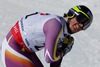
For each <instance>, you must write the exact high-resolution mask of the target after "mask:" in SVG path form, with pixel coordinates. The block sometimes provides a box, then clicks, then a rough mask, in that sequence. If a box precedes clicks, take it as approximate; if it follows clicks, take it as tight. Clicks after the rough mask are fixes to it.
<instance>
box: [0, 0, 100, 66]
mask: <svg viewBox="0 0 100 67" xmlns="http://www.w3.org/2000/svg"><path fill="white" fill-rule="evenodd" d="M99 3H100V2H99V0H0V48H1V44H2V41H3V39H4V38H5V36H6V34H7V32H8V31H9V29H10V28H11V27H12V26H13V25H14V23H15V22H16V21H17V20H19V19H20V18H21V17H23V16H25V15H26V14H30V13H33V12H36V11H38V12H49V13H52V14H57V15H61V16H62V15H63V13H64V12H67V11H68V9H69V8H71V7H73V6H75V5H79V4H84V5H87V6H88V7H89V8H90V9H91V10H92V12H93V15H94V20H93V23H92V25H91V26H90V27H89V28H88V29H87V30H86V31H82V32H79V33H76V34H74V35H73V36H74V38H75V44H74V47H73V49H72V51H71V52H70V53H68V55H66V56H65V57H64V60H63V62H62V67H100V11H99V10H100V4H99ZM37 54H38V56H39V58H40V59H41V61H42V62H43V64H44V67H49V64H47V63H46V62H45V60H44V55H43V50H42V51H39V52H38V53H37ZM0 67H3V64H2V62H1V58H0Z"/></svg>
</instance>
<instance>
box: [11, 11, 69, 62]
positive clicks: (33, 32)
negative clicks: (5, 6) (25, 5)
mask: <svg viewBox="0 0 100 67" xmlns="http://www.w3.org/2000/svg"><path fill="white" fill-rule="evenodd" d="M11 31H12V34H13V36H14V38H15V40H16V41H17V42H18V43H19V44H20V45H22V46H23V47H25V48H27V49H28V50H29V51H32V52H36V51H39V50H41V49H43V48H44V56H45V60H46V61H47V62H48V63H51V62H55V61H58V60H59V59H60V58H61V56H60V55H59V56H57V47H58V43H60V42H62V41H63V39H64V38H65V35H69V36H70V33H68V29H67V26H66V21H65V19H64V18H63V17H60V16H57V15H53V14H49V13H45V14H44V13H40V12H36V13H32V14H29V15H26V16H25V17H23V18H21V19H20V20H19V21H17V23H16V24H15V25H14V26H13V27H12V29H11Z"/></svg>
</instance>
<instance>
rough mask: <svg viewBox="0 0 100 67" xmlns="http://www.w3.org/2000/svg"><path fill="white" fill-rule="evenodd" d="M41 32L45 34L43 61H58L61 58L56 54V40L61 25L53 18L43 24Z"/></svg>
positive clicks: (60, 30) (60, 31)
mask: <svg viewBox="0 0 100 67" xmlns="http://www.w3.org/2000/svg"><path fill="white" fill-rule="evenodd" d="M43 31H44V33H45V49H44V56H45V60H46V62H47V63H52V62H55V61H58V60H59V59H60V58H61V57H60V55H57V53H56V52H57V43H58V39H59V36H60V34H61V33H62V25H61V23H60V22H59V21H58V20H57V19H55V18H53V19H50V20H48V21H47V22H46V23H45V24H44V27H43Z"/></svg>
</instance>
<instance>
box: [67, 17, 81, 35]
mask: <svg viewBox="0 0 100 67" xmlns="http://www.w3.org/2000/svg"><path fill="white" fill-rule="evenodd" d="M69 27H70V29H71V31H72V32H73V33H77V32H79V31H81V30H82V29H83V24H80V23H78V22H77V20H76V18H73V19H71V21H70V24H69Z"/></svg>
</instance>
